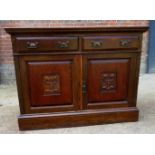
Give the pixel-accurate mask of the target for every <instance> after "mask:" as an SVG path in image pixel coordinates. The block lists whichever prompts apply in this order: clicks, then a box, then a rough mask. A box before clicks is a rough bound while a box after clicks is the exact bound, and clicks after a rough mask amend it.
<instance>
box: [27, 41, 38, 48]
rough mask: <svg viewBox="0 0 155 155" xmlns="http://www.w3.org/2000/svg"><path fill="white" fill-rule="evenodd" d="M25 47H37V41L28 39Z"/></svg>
mask: <svg viewBox="0 0 155 155" xmlns="http://www.w3.org/2000/svg"><path fill="white" fill-rule="evenodd" d="M26 45H27V48H29V49H33V48H38V42H37V41H28V42H27V43H26Z"/></svg>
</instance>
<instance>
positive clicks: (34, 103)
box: [21, 56, 79, 112]
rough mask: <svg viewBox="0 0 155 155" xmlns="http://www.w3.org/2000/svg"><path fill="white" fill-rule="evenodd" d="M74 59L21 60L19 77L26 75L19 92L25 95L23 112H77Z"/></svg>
mask: <svg viewBox="0 0 155 155" xmlns="http://www.w3.org/2000/svg"><path fill="white" fill-rule="evenodd" d="M77 59H78V58H77V57H76V56H48V57H46V56H44V57H41V56H35V58H34V57H32V56H31V57H29V56H24V57H22V61H21V66H22V73H23V74H22V76H24V75H25V74H24V72H27V73H26V75H27V77H25V82H24V83H23V87H24V89H23V90H26V89H27V90H28V91H25V92H29V94H26V93H25V92H24V97H25V98H26V101H27V102H28V103H29V107H26V109H29V111H33V112H40V111H41V112H44V111H45V112H46V111H63V110H72V109H77V108H78V107H79V103H78V100H77V97H78V94H77V93H78V91H77V83H78V80H79V79H78V76H77V72H78V64H77V63H78V60H77ZM23 79H24V78H23ZM26 83H28V84H26ZM27 86H28V87H27ZM25 105H27V104H25Z"/></svg>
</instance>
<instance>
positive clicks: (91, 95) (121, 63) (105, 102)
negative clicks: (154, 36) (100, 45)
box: [83, 53, 137, 109]
mask: <svg viewBox="0 0 155 155" xmlns="http://www.w3.org/2000/svg"><path fill="white" fill-rule="evenodd" d="M136 57H137V54H136V53H132V54H130V53H124V54H118V53H116V54H89V55H84V56H83V105H84V107H85V108H86V109H87V108H88V109H91V108H101V107H103V108H109V107H110V108H113V107H126V106H133V105H134V104H135V101H136V99H135V98H134V94H136V92H134V91H131V90H134V89H129V87H132V86H133V85H134V82H135V81H137V80H136V78H137V74H136V72H137V68H135V66H136V63H137V61H136ZM131 70H132V72H131Z"/></svg>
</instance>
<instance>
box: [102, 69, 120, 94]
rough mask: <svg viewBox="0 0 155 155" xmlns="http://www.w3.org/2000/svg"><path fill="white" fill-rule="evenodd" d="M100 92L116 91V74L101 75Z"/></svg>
mask: <svg viewBox="0 0 155 155" xmlns="http://www.w3.org/2000/svg"><path fill="white" fill-rule="evenodd" d="M101 76H102V77H101V91H102V92H105V91H114V90H116V78H117V77H116V73H115V72H111V73H103V74H102V75H101Z"/></svg>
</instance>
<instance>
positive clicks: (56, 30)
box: [5, 27, 148, 34]
mask: <svg viewBox="0 0 155 155" xmlns="http://www.w3.org/2000/svg"><path fill="white" fill-rule="evenodd" d="M5 30H6V31H7V32H8V33H9V34H20V33H22V34H27V33H79V32H80V33H92V32H96V33H99V32H100V33H101V32H102V33H106V32H145V31H147V30H148V27H104V28H103V27H82V28H78V27H72V28H5Z"/></svg>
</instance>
